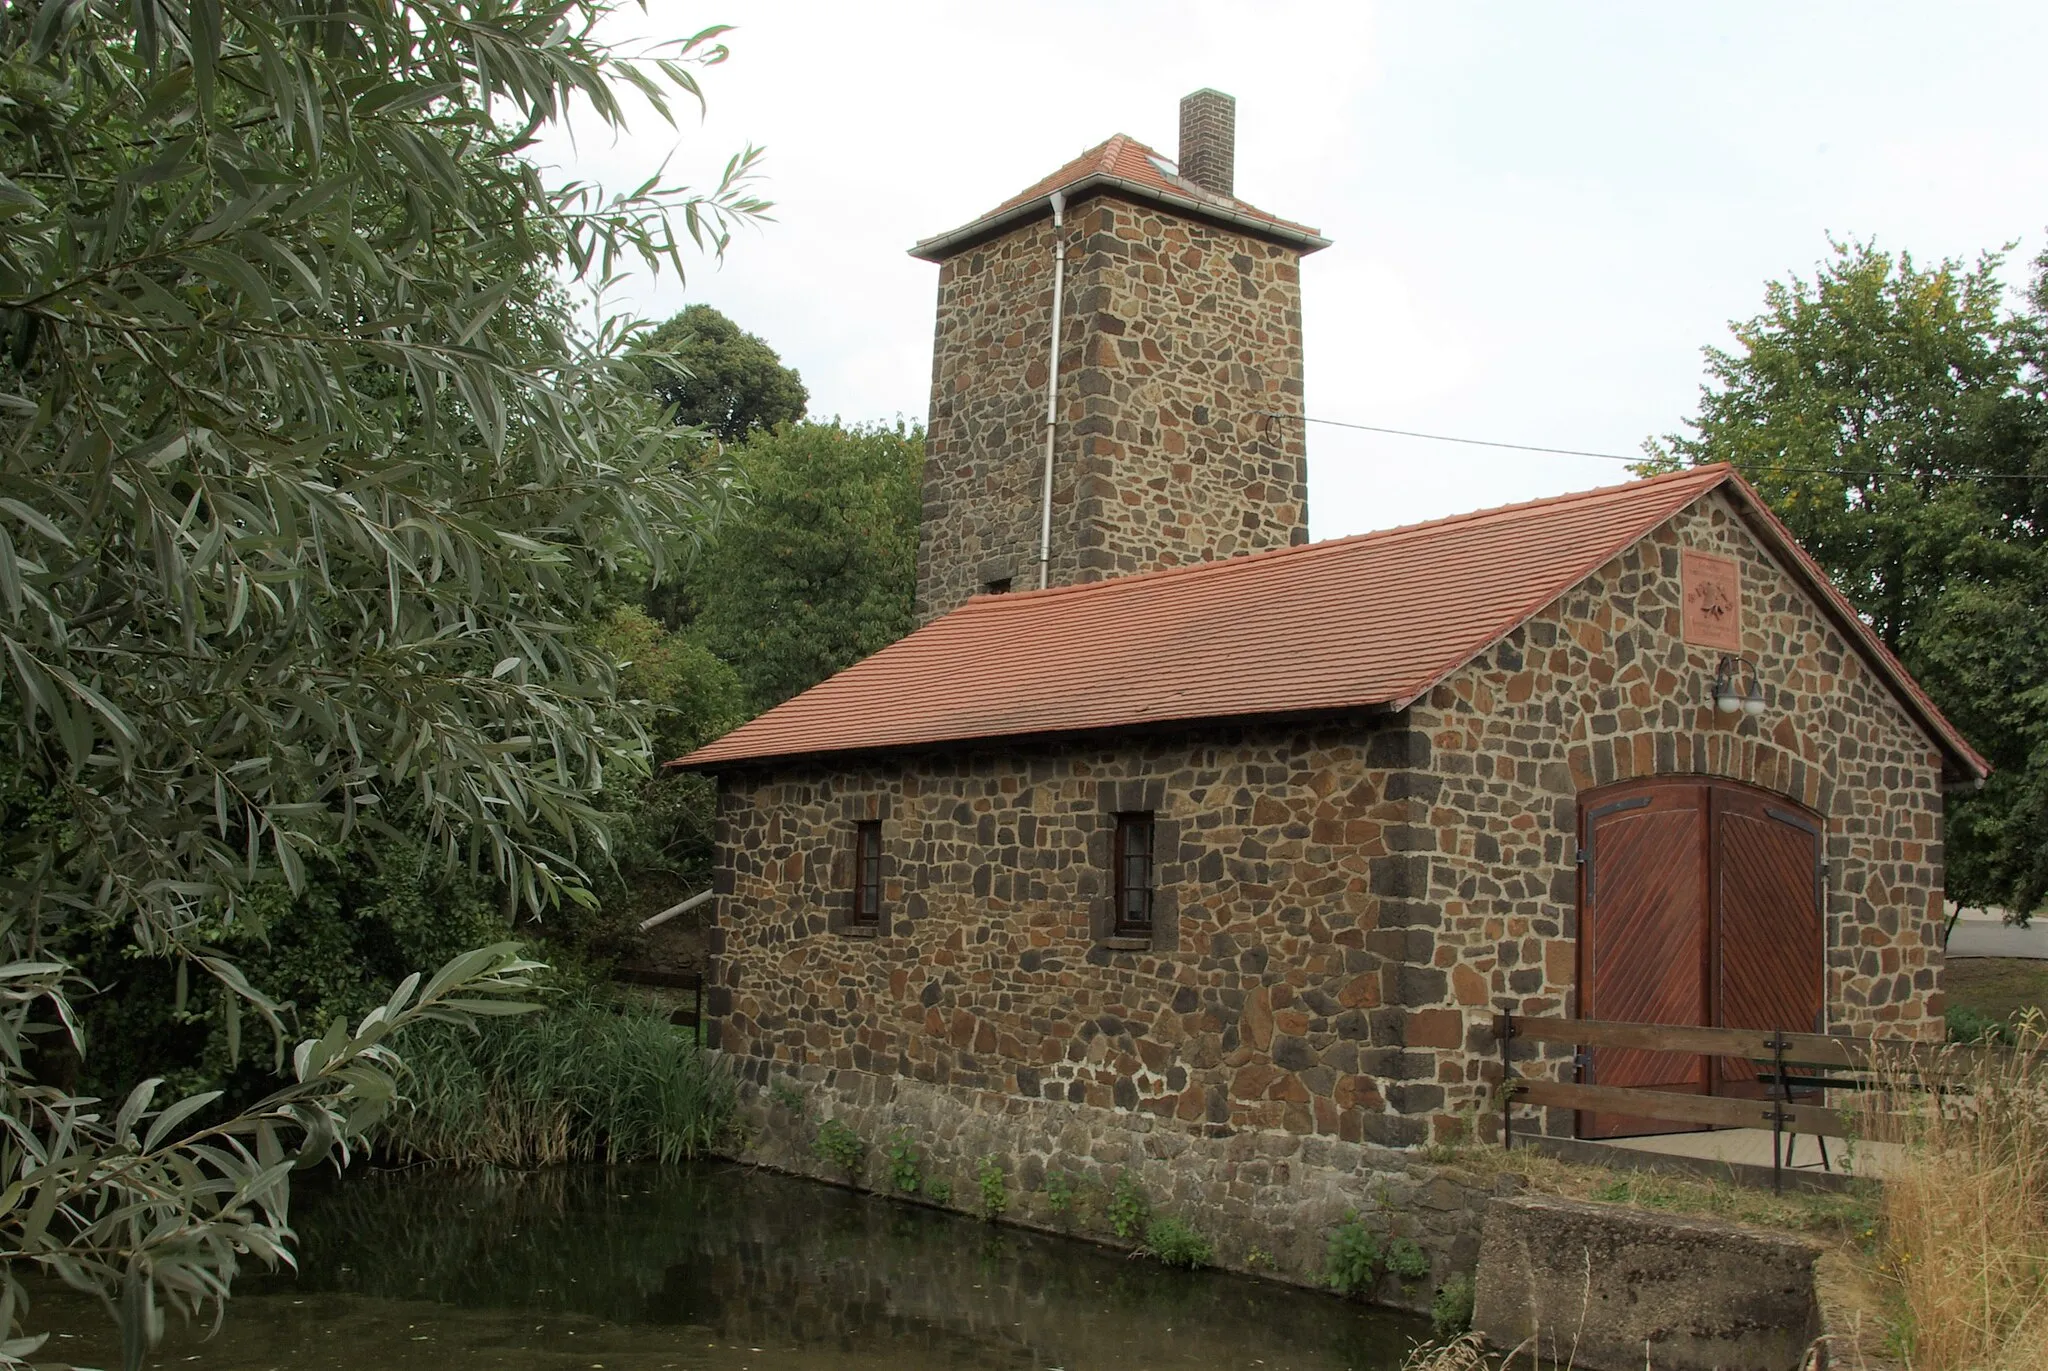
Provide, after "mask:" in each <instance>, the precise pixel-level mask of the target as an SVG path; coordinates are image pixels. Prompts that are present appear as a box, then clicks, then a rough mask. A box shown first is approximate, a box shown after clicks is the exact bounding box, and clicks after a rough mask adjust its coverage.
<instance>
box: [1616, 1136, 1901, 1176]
mask: <svg viewBox="0 0 2048 1371" xmlns="http://www.w3.org/2000/svg"><path fill="white" fill-rule="evenodd" d="M1608 1146H1610V1147H1626V1148H1629V1149H1631V1150H1632V1151H1637V1152H1658V1153H1662V1154H1663V1155H1665V1156H1669V1157H1707V1158H1710V1159H1712V1160H1714V1161H1717V1162H1747V1163H1749V1164H1750V1165H1751V1166H1762V1167H1768V1166H1770V1164H1771V1134H1770V1131H1769V1130H1768V1129H1762V1128H1717V1129H1715V1130H1714V1131H1713V1132H1711V1133H1666V1134H1663V1135H1661V1136H1658V1137H1652V1138H1614V1139H1610V1140H1608ZM1898 1151H1899V1148H1898V1146H1897V1144H1895V1143H1870V1142H1859V1143H1857V1144H1856V1149H1855V1153H1854V1174H1856V1175H1858V1176H1883V1175H1884V1174H1885V1172H1886V1171H1887V1170H1888V1168H1889V1164H1890V1163H1891V1162H1892V1160H1893V1159H1894V1158H1895V1157H1896V1156H1897V1155H1898ZM1828 1156H1829V1158H1830V1159H1831V1160H1832V1161H1833V1163H1834V1167H1833V1169H1834V1170H1836V1171H1841V1170H1843V1169H1845V1161H1846V1160H1847V1145H1846V1144H1845V1143H1844V1142H1843V1141H1842V1140H1841V1139H1840V1138H1830V1139H1828ZM1792 1165H1793V1166H1794V1167H1795V1168H1797V1169H1798V1170H1801V1171H1818V1170H1820V1169H1821V1161H1820V1145H1819V1140H1818V1139H1816V1138H1812V1137H1809V1136H1806V1135H1805V1134H1801V1135H1799V1136H1797V1137H1795V1138H1794V1139H1793V1143H1792Z"/></svg>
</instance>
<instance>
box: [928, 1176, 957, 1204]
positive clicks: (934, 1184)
mask: <svg viewBox="0 0 2048 1371" xmlns="http://www.w3.org/2000/svg"><path fill="white" fill-rule="evenodd" d="M924 1197H925V1198H926V1199H928V1200H930V1201H931V1202H932V1203H933V1204H951V1203H952V1202H953V1182H951V1181H949V1180H947V1179H946V1178H945V1177H944V1176H927V1177H925V1181H924Z"/></svg>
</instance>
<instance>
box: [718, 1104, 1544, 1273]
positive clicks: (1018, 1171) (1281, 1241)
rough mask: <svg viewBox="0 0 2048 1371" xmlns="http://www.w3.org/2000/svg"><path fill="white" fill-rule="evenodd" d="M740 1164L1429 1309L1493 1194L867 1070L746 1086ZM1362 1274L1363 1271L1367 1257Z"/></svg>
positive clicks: (1323, 1155)
mask: <svg viewBox="0 0 2048 1371" xmlns="http://www.w3.org/2000/svg"><path fill="white" fill-rule="evenodd" d="M741 1094H742V1103H741V1105H740V1109H739V1115H738V1126H737V1127H736V1129H735V1130H734V1133H733V1134H732V1138H733V1146H734V1153H735V1155H736V1157H737V1158H738V1159H739V1160H743V1161H749V1162H754V1163H757V1164H759V1165H763V1166H768V1167H771V1168H774V1169H776V1170H781V1171H788V1172H793V1173H795V1174H798V1175H805V1176H810V1177H813V1178H815V1179H818V1180H824V1181H830V1182H833V1183H835V1184H840V1185H846V1184H851V1185H854V1186H857V1187H859V1188H861V1189H867V1190H873V1191H875V1192H876V1193H878V1194H885V1195H894V1196H896V1197H898V1198H903V1199H910V1200H916V1201H922V1202H925V1203H930V1204H937V1205H939V1206H941V1207H943V1208H948V1209H953V1210H957V1211H959V1212H962V1213H967V1214H974V1215H977V1216H979V1217H982V1218H986V1219H991V1220H993V1219H996V1218H1000V1219H1002V1220H1003V1221H1004V1222H1007V1223H1016V1224H1022V1225H1025V1226H1028V1227H1033V1228H1041V1229H1045V1230H1048V1231H1052V1232H1060V1233H1068V1234H1074V1235H1077V1236H1082V1237H1087V1238H1091V1239H1094V1240H1097V1241H1100V1242H1105V1243H1111V1244H1115V1245H1121V1246H1126V1247H1130V1248H1133V1249H1136V1250H1141V1251H1148V1252H1150V1253H1151V1254H1152V1255H1153V1256H1154V1257H1156V1258H1158V1259H1160V1260H1163V1261H1167V1262H1169V1263H1175V1264H1184V1265H1216V1266H1221V1267H1225V1268H1227V1269H1230V1270H1235V1271H1243V1272H1249V1273H1253V1274H1258V1275H1262V1276H1268V1277H1276V1278H1279V1279H1282V1280H1287V1281H1290V1282H1293V1283H1295V1284H1300V1285H1308V1286H1319V1287H1323V1288H1330V1287H1331V1284H1332V1282H1331V1276H1332V1271H1333V1261H1332V1252H1333V1238H1334V1239H1337V1243H1336V1246H1337V1248H1338V1249H1340V1250H1347V1251H1349V1252H1350V1253H1351V1254H1352V1255H1353V1258H1354V1260H1353V1261H1351V1262H1349V1263H1340V1265H1344V1266H1346V1267H1347V1269H1346V1271H1345V1274H1346V1276H1347V1280H1346V1284H1345V1286H1344V1287H1343V1289H1344V1293H1346V1294H1350V1295H1352V1296H1354V1297H1356V1298H1360V1299H1366V1300H1371V1301H1374V1302H1377V1303H1381V1304H1388V1305H1393V1306H1396V1307H1400V1308H1407V1309H1414V1310H1424V1309H1428V1308H1429V1307H1430V1306H1431V1304H1432V1302H1433V1301H1434V1300H1435V1299H1436V1296H1437V1292H1438V1291H1439V1290H1440V1289H1441V1288H1442V1287H1443V1286H1444V1285H1445V1284H1447V1283H1453V1282H1454V1281H1455V1279H1456V1278H1458V1277H1460V1276H1461V1275H1464V1274H1467V1273H1469V1272H1471V1270H1472V1269H1473V1267H1474V1265H1475V1264H1476V1263H1477V1260H1478V1254H1479V1233H1480V1226H1481V1220H1482V1211H1483V1207H1484V1205H1485V1202H1486V1200H1487V1199H1488V1198H1489V1197H1490V1196H1491V1195H1493V1194H1494V1193H1495V1192H1496V1188H1497V1187H1499V1188H1501V1189H1507V1188H1511V1187H1512V1185H1513V1181H1512V1178H1507V1179H1502V1180H1498V1181H1497V1180H1496V1173H1495V1172H1494V1170H1492V1169H1491V1168H1488V1167H1486V1166H1484V1165H1483V1158H1484V1153H1483V1152H1482V1151H1481V1150H1480V1149H1476V1148H1475V1149H1470V1150H1460V1149H1450V1148H1445V1149H1432V1150H1421V1149H1399V1148H1388V1147H1376V1146H1371V1145H1366V1144H1360V1143H1347V1142H1343V1141H1341V1140H1338V1139H1335V1138H1316V1137H1304V1136H1302V1135H1300V1134H1296V1133H1289V1132H1286V1131H1284V1130H1278V1129H1262V1130H1246V1131H1241V1132H1236V1133H1233V1134H1232V1135H1230V1136H1229V1137H1202V1136H1191V1135H1189V1134H1187V1133H1185V1132H1183V1131H1180V1130H1177V1129H1173V1128H1171V1127H1165V1126H1156V1125H1155V1124H1154V1122H1153V1121H1152V1120H1150V1119H1148V1118H1146V1117H1145V1116H1142V1115H1140V1116H1135V1117H1131V1116H1119V1115H1117V1114H1114V1113H1112V1112H1110V1111H1107V1110H1101V1109H1092V1108H1089V1107H1087V1106H1085V1105H1073V1104H1067V1103H1064V1102H1056V1101H1051V1100H1021V1099H1018V1098H1017V1097H1016V1096H1014V1095H1003V1094H997V1093H994V1092H990V1091H982V1090H975V1089H972V1088H970V1087H965V1086H938V1085H928V1084H925V1083H923V1082H919V1081H912V1080H905V1079H902V1078H900V1077H895V1076H884V1075H878V1074H875V1073H872V1072H864V1071H845V1070H837V1069H832V1068H825V1067H816V1066H814V1067H810V1068H807V1069H804V1070H802V1071H799V1072H795V1073H788V1074H783V1073H777V1074H774V1075H772V1076H770V1077H769V1079H768V1083H767V1084H766V1085H758V1084H752V1083H749V1084H746V1085H744V1086H742V1089H741ZM1361 1250H1362V1251H1363V1253H1364V1254H1365V1259H1364V1260H1363V1261H1359V1260H1357V1259H1356V1258H1357V1257H1358V1254H1359V1253H1360V1251H1361Z"/></svg>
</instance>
